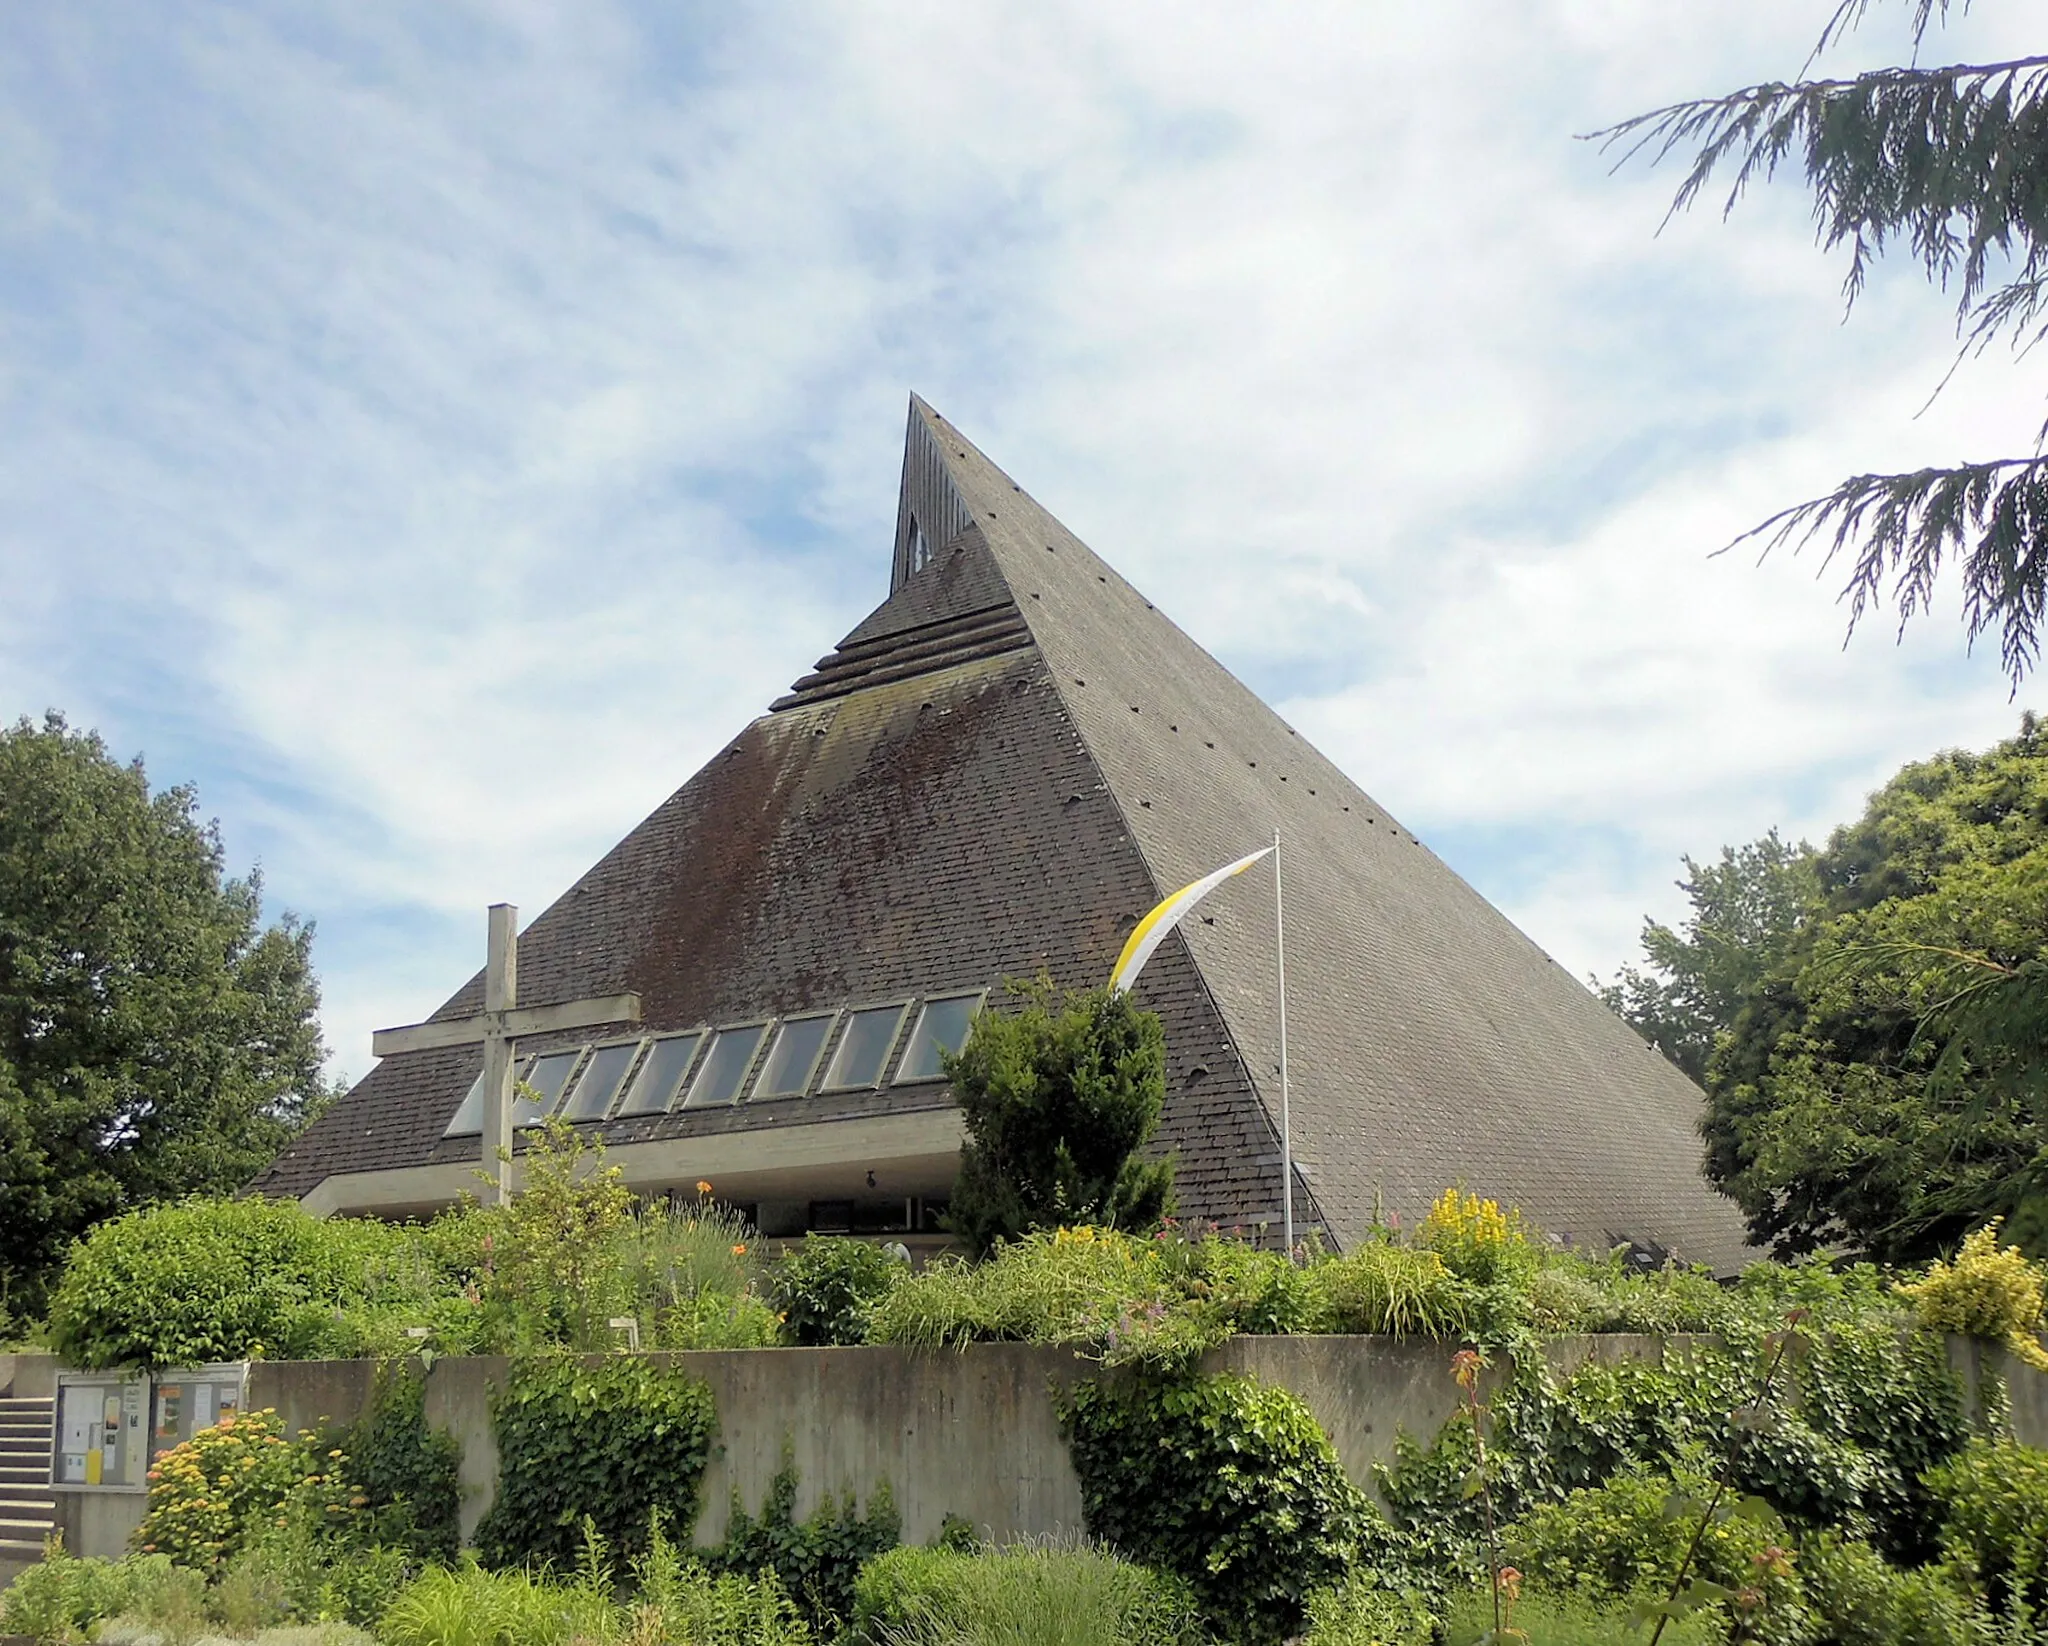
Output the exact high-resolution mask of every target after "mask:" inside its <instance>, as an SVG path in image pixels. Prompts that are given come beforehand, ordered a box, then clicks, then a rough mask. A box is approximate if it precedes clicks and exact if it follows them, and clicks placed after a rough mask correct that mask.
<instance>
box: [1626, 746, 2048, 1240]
mask: <svg viewBox="0 0 2048 1646" xmlns="http://www.w3.org/2000/svg"><path fill="white" fill-rule="evenodd" d="M1783 850H1784V848H1782V847H1781V846H1780V845H1779V844H1778V842H1777V840H1776V837H1775V836H1771V837H1767V838H1766V840H1764V841H1760V842H1758V843H1757V845H1756V846H1754V847H1749V848H1745V849H1744V850H1743V851H1742V852H1739V853H1732V854H1730V853H1724V855H1723V867H1724V868H1732V867H1733V866H1735V865H1737V864H1740V863H1743V862H1745V861H1746V862H1748V863H1750V864H1751V865H1752V866H1754V865H1757V864H1762V863H1768V862H1773V861H1776V860H1778V858H1779V855H1780V854H1781V853H1782V852H1783ZM1806 872H1810V875H1811V882H1810V884H1811V892H1810V901H1807V902H1805V903H1804V904H1803V905H1799V906H1798V913H1797V916H1796V919H1795V921H1794V923H1793V925H1792V926H1791V928H1790V929H1789V930H1787V929H1785V928H1783V927H1782V926H1779V927H1775V928H1773V927H1771V926H1769V925H1766V926H1762V927H1759V928H1756V929H1755V930H1753V931H1752V933H1751V934H1750V935H1749V936H1748V938H1747V939H1746V940H1745V943H1746V946H1747V948H1748V953H1747V955H1746V957H1743V958H1742V959H1741V960H1740V961H1739V963H1737V962H1736V961H1734V960H1732V959H1731V958H1730V957H1727V956H1725V955H1723V954H1722V953H1721V952H1720V950H1719V948H1718V947H1717V945H1715V944H1711V943H1706V944H1702V943H1698V942H1691V943H1688V942H1686V941H1684V940H1674V941H1672V942H1671V943H1668V944H1666V945H1664V946H1663V947H1662V948H1661V949H1659V948H1656V947H1653V948H1652V951H1651V956H1650V959H1651V969H1652V975H1650V976H1648V977H1646V978H1643V979H1642V983H1641V985H1640V986H1639V987H1637V988H1635V989H1634V990H1633V991H1631V990H1629V989H1627V988H1621V989H1620V992H1621V994H1622V995H1623V996H1624V998H1622V999H1621V1000H1620V1001H1619V1002H1618V1003H1619V1004H1620V1006H1621V1009H1622V1010H1623V1012H1624V1014H1625V1015H1628V1016H1630V1018H1631V1020H1632V1021H1634V1022H1636V1023H1637V1026H1638V1027H1639V1028H1640V1029H1642V1030H1643V1031H1644V1033H1645V1034H1646V1035H1648V1036H1650V1037H1651V1038H1655V1037H1656V1036H1657V1035H1658V1034H1659V1033H1660V1032H1663V1031H1665V1029H1666V1028H1667V1025H1668V1021H1669V1018H1670V1016H1671V1015H1672V1014H1671V1013H1670V1012H1669V1011H1667V1010H1665V1008H1666V1006H1667V1003H1668V1002H1669V1000H1671V999H1673V998H1676V999H1679V1000H1681V1001H1683V1002H1692V1001H1696V1000H1701V999H1711V1000H1713V1001H1714V1005H1713V1009H1712V1011H1711V1012H1702V1013H1701V1014H1700V1015H1699V1016H1698V1017H1697V1018H1695V1019H1692V1020H1689V1023H1690V1024H1691V1025H1695V1026H1696V1025H1698V1024H1702V1023H1710V1024H1711V1025H1712V1028H1713V1041H1712V1048H1711V1051H1710V1052H1709V1054H1708V1057H1707V1061H1706V1064H1705V1068H1704V1074H1705V1085H1706V1088H1707V1093H1708V1107H1707V1114H1706V1117H1705V1120H1704V1121H1703V1124H1702V1131H1703V1134H1704V1136H1705V1140H1706V1145H1707V1161H1706V1169H1707V1174H1708V1176H1709V1177H1710V1178H1712V1179H1713V1180H1714V1181H1715V1182H1716V1183H1717V1184H1719V1185H1720V1186H1721V1187H1722V1188H1723V1189H1724V1190H1725V1191H1726V1192H1728V1193H1729V1194H1731V1195H1732V1196H1734V1198H1735V1199H1736V1200H1737V1201H1738V1203H1740V1205H1741V1206H1742V1208H1743V1211H1744V1213H1745V1215H1746V1216H1747V1218H1748V1221H1749V1226H1750V1230H1751V1233H1752V1236H1753V1237H1754V1238H1756V1239H1758V1240H1760V1241H1767V1242H1769V1243H1771V1244H1772V1245H1774V1246H1775V1247H1776V1248H1777V1249H1778V1250H1779V1251H1780V1252H1781V1253H1785V1254H1794V1253H1800V1252H1806V1251H1812V1250H1816V1249H1819V1248H1821V1247H1825V1246H1830V1245H1837V1244H1840V1245H1847V1246H1850V1247H1853V1248H1855V1249H1858V1250H1860V1251H1863V1252H1865V1253H1868V1254H1869V1255H1871V1256H1874V1257H1877V1258H1880V1259H1885V1260H1890V1261H1920V1260H1924V1259H1925V1258H1928V1257H1930V1256H1933V1255H1935V1254H1937V1253H1939V1252H1942V1251H1945V1250H1949V1249H1952V1248H1953V1247H1954V1246H1955V1244H1956V1242H1957V1241H1959V1240H1960V1239H1961V1238H1962V1236H1963V1235H1964V1234H1965V1233H1967V1232H1968V1231H1969V1230H1970V1229H1971V1228H1974V1227H1976V1226H1977V1225H1979V1224H1982V1223H1984V1222H1986V1221H1987V1220H1989V1219H1990V1218H1993V1217H2003V1218H2005V1219H2006V1220H2007V1228H2008V1230H2009V1231H2010V1233H2011V1235H2012V1237H2013V1238H2014V1239H2016V1240H2018V1241H2019V1242H2020V1243H2021V1244H2022V1245H2025V1246H2027V1247H2029V1248H2030V1249H2031V1250H2033V1251H2035V1252H2042V1251H2048V1034H2044V1032H2043V1031H2044V1029H2048V1021H2044V1014H2043V1012H2042V1011H2041V991H2040V984H2041V979H2042V977H2043V975H2044V973H2048V732H2044V730H2043V728H2042V726H2041V725H2040V723H2039V722H2037V721H2036V720H2035V719H2034V717H2033V716H2032V715H2027V716H2025V717H2024V718H2023V719H2022V721H2021V727H2020V734H2019V736H2017V737H2015V738H2011V739H2009V740H2007V741H2006V742H2004V743H2001V744H1999V745H1998V746H1996V747H1995V748H1993V749H1991V750H1989V751H1988V752H1986V753H1984V754H1972V753H1967V752H1960V751H1951V752H1948V753H1945V754H1941V755H1937V756H1936V757H1935V758H1933V759H1931V760H1925V761H1918V762H1915V763H1914V764H1912V765H1909V766H1907V767H1905V768H1904V769H1903V770H1902V771H1900V772H1899V773H1898V775H1897V776H1895V777H1894V778H1893V779H1892V780H1891V781H1890V782H1889V783H1887V784H1886V785H1885V786H1884V787H1883V788H1882V789H1880V790H1879V791H1878V792H1877V793H1876V794H1875V795H1873V796H1872V797H1871V799H1870V802H1869V804H1868V806H1867V807H1866V808H1865V810H1864V814H1863V816H1862V817H1861V818H1859V819H1858V820H1857V821H1856V822H1854V823H1851V824H1848V825H1845V826H1844V827H1842V828H1840V829H1837V830H1836V831H1835V832H1834V834H1833V836H1832V837H1831V838H1830V839H1829V841H1828V844H1827V847H1826V849H1825V850H1823V851H1821V852H1819V853H1817V854H1814V855H1813V856H1812V857H1811V859H1810V860H1809V862H1808V870H1807V871H1806ZM1689 889H1691V890H1692V892H1693V896H1694V908H1695V917H1694V920H1693V921H1692V922H1691V923H1690V925H1689V926H1688V929H1687V931H1688V936H1691V937H1694V938H1696V937H1697V936H1698V934H1699V932H1700V931H1701V930H1702V929H1703V928H1709V927H1713V926H1714V925H1715V923H1716V922H1718V921H1720V920H1722V919H1723V918H1724V910H1723V908H1722V906H1721V904H1720V902H1718V901H1717V899H1720V898H1721V897H1722V894H1724V893H1725V892H1726V890H1727V885H1726V882H1725V881H1724V880H1721V879H1717V878H1715V877H1712V876H1708V877H1702V876H1700V875H1698V874H1695V876H1694V879H1693V881H1692V882H1690V883H1689ZM1800 895H1802V896H1806V895H1809V894H1807V893H1801V894H1800ZM1789 906H1793V905H1782V906H1781V907H1789ZM1657 930H1661V929H1660V928H1652V931H1657ZM1667 935H1669V934H1667ZM1716 966H1718V967H1721V968H1723V969H1722V970H1721V971H1720V972H1719V973H1717V974H1709V972H1708V968H1709V967H1716ZM1673 967H1676V968H1677V969H1675V970H1674V969H1671V968H1673ZM1634 975H1637V976H1641V974H1634ZM1709 975H1719V976H1722V977H1725V978H1727V979H1729V980H1730V981H1731V983H1732V985H1733V988H1732V992H1731V993H1728V994H1724V995H1720V996H1718V997H1717V996H1715V995H1714V993H1713V987H1712V985H1711V984H1710V982H1709V981H1708V980H1707V979H1708V977H1709ZM1731 1006H1732V1009H1730V1008H1731ZM1696 1044H1697V1042H1696V1041H1687V1042H1682V1043H1681V1048H1682V1049H1690V1048H1691V1047H1693V1046H1695V1045H1696Z"/></svg>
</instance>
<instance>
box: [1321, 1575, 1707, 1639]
mask: <svg viewBox="0 0 2048 1646" xmlns="http://www.w3.org/2000/svg"><path fill="white" fill-rule="evenodd" d="M1658 1598H1660V1599H1661V1598H1662V1597H1661V1596H1659V1597H1658ZM1513 1627H1514V1628H1515V1629H1518V1630H1520V1631H1521V1632H1522V1638H1523V1639H1524V1640H1526V1641H1532V1642H1537V1643H1540V1646H1649V1640H1650V1630H1649V1628H1648V1627H1647V1626H1645V1625H1643V1624H1640V1623H1637V1622H1636V1621H1635V1620H1634V1619H1633V1618H1632V1617H1631V1615H1630V1611H1629V1607H1628V1606H1627V1605H1624V1604H1621V1603H1618V1602H1610V1601H1601V1600H1596V1599H1595V1598H1593V1597H1592V1596H1591V1595H1585V1594H1568V1593H1567V1594H1559V1593H1552V1592H1547V1591H1544V1590H1530V1591H1527V1592H1525V1593H1524V1594H1523V1595H1522V1596H1521V1598H1520V1599H1519V1600H1517V1601H1516V1602H1515V1603H1514V1623H1513ZM1492 1628H1493V1597H1492V1596H1491V1595H1490V1594H1489V1593H1488V1592H1487V1591H1486V1590H1485V1589H1484V1588H1481V1589H1475V1590H1473V1591H1471V1592H1469V1593H1467V1594H1465V1595H1464V1596H1462V1597H1460V1599H1459V1601H1458V1603H1457V1604H1456V1605H1455V1606H1454V1607H1452V1609H1451V1618H1450V1627H1449V1629H1448V1630H1447V1632H1446V1639H1447V1641H1448V1642H1449V1646H1477V1643H1478V1642H1480V1641H1482V1640H1484V1639H1485V1638H1486V1636H1487V1634H1488V1633H1489V1632H1490V1631H1491V1630H1492ZM1505 1632H1506V1631H1505V1630H1504V1631H1503V1634H1505ZM1726 1638H1727V1637H1726V1635H1725V1634H1724V1632H1723V1629H1722V1626H1721V1623H1720V1620H1719V1619H1717V1618H1713V1617H1708V1616H1705V1615H1703V1614H1701V1613H1697V1612H1695V1613H1692V1614H1690V1615H1688V1616H1684V1617H1676V1618H1673V1619H1672V1620H1671V1622H1670V1623H1668V1624H1667V1625H1666V1626H1665V1629H1664V1638H1663V1640H1662V1641H1660V1642H1659V1643H1658V1646H1721V1642H1722V1641H1723V1640H1724V1639H1726ZM1309 1646H1322V1642H1320V1641H1319V1640H1317V1639H1316V1638H1315V1637H1314V1636H1313V1635H1311V1636H1310V1637H1309ZM1502 1646H1506V1642H1505V1641H1503V1642H1502Z"/></svg>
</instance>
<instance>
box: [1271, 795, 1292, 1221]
mask: <svg viewBox="0 0 2048 1646" xmlns="http://www.w3.org/2000/svg"><path fill="white" fill-rule="evenodd" d="M1273 959H1274V963H1275V964H1276V966H1277V967H1278V968H1279V973H1280V1227H1281V1231H1282V1234H1283V1236H1284V1237H1285V1239H1286V1242H1287V1247H1286V1250H1287V1256H1288V1259H1289V1261H1292V1260H1293V1257H1294V1140H1293V1132H1292V1128H1291V1126H1290V1123H1289V1115H1288V1112H1287V915H1286V905H1285V903H1284V902H1283V900H1282V898H1281V896H1280V831H1279V830H1278V829H1275V830H1274V831H1273Z"/></svg>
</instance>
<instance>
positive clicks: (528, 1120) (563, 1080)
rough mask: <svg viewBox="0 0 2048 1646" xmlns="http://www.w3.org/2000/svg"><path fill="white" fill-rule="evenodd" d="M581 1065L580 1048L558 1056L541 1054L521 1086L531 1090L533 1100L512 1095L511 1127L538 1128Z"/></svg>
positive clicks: (581, 1052)
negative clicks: (577, 1067) (577, 1066)
mask: <svg viewBox="0 0 2048 1646" xmlns="http://www.w3.org/2000/svg"><path fill="white" fill-rule="evenodd" d="M582 1061H583V1048H582V1047H581V1046H570V1047H567V1048H565V1049H564V1050H562V1051H559V1052H543V1053H541V1055H540V1056H539V1057H537V1058H535V1059H534V1060H533V1067H532V1069H531V1070H530V1071H529V1072H528V1073H527V1076H526V1079H525V1082H524V1084H526V1085H528V1086H530V1087H532V1088H533V1096H532V1097H527V1096H525V1095H524V1094H523V1093H521V1094H515V1095H514V1097H513V1099H512V1124H513V1126H514V1127H521V1126H538V1125H539V1124H540V1123H541V1122H542V1121H543V1120H545V1119H547V1117H548V1116H549V1115H551V1114H553V1113H554V1112H555V1105H556V1104H557V1103H559V1102H561V1100H562V1093H563V1092H565V1091H566V1090H568V1087H569V1077H570V1076H571V1075H573V1074H574V1073H575V1072H576V1065H577V1064H579V1063H581V1062H582Z"/></svg>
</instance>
